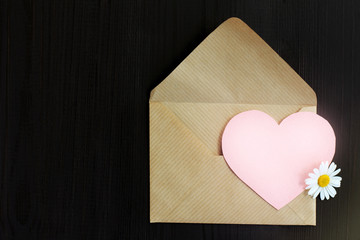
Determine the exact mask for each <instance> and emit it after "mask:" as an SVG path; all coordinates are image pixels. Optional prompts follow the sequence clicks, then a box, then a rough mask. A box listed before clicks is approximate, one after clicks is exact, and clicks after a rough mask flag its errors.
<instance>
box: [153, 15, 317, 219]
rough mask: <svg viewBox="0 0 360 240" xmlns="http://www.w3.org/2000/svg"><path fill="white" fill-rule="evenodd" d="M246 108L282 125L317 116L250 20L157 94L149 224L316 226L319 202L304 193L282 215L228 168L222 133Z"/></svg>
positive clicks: (190, 61) (212, 43)
mask: <svg viewBox="0 0 360 240" xmlns="http://www.w3.org/2000/svg"><path fill="white" fill-rule="evenodd" d="M247 110H260V111H263V112H265V113H267V114H269V115H270V116H272V117H273V118H274V119H275V120H277V121H278V122H280V121H281V120H282V119H284V118H285V117H287V116H288V115H290V114H292V113H294V112H298V111H312V112H315V111H316V95H315V93H314V91H313V90H312V89H311V88H310V87H309V86H308V85H307V84H306V83H305V82H304V81H303V80H302V79H301V77H299V76H298V75H297V74H296V72H295V71H294V70H292V69H291V67H290V66H289V65H288V64H287V63H286V62H285V61H284V60H283V59H281V58H280V57H279V56H278V55H277V54H276V52H275V51H273V50H272V49H271V48H270V47H269V46H268V45H267V44H266V43H265V42H264V41H263V40H262V39H261V38H260V37H259V36H258V35H257V34H256V33H255V32H254V31H252V30H251V29H250V28H249V27H248V26H247V25H246V24H245V23H244V22H242V21H241V20H240V19H237V18H230V19H228V20H227V21H225V22H224V23H223V24H221V25H220V26H219V27H218V28H217V29H216V30H215V31H214V32H213V33H211V34H210V35H209V36H208V37H207V38H206V39H205V40H204V41H203V42H202V43H201V44H200V45H199V46H198V47H197V48H196V49H195V50H194V51H193V52H192V53H191V54H190V55H189V56H188V57H187V58H186V59H185V60H184V61H183V62H182V63H181V64H180V65H179V66H178V67H177V68H176V69H175V70H174V71H173V72H172V73H171V74H170V75H169V76H168V77H167V78H166V79H165V80H164V81H163V82H161V83H160V84H159V85H158V86H157V87H156V88H155V89H154V90H153V91H152V92H151V97H150V221H151V222H182V223H234V224H273V225H279V224H282V225H315V222H316V210H315V209H316V205H315V204H316V202H315V200H314V199H312V198H311V197H309V196H307V194H306V192H303V193H302V194H300V195H299V196H298V197H296V198H295V199H294V200H293V201H291V202H290V203H289V204H288V205H286V206H285V207H283V208H281V209H280V210H276V209H275V208H274V207H272V206H271V205H270V204H269V203H267V202H266V201H265V200H263V199H262V198H261V197H260V196H259V195H257V194H256V193H255V192H254V191H253V190H252V189H251V188H249V187H248V186H247V185H246V184H245V183H243V182H242V181H241V180H240V179H239V178H238V177H237V176H236V175H235V174H234V173H233V172H232V171H231V169H230V168H229V167H228V165H227V164H226V161H225V160H224V158H223V156H222V153H221V136H222V132H223V130H224V128H225V126H226V124H227V123H228V121H229V120H230V119H231V118H232V117H233V116H235V115H236V114H238V113H240V112H243V111H247ZM274 168H276V166H274ZM269 171H271V169H269ZM263 177H264V178H265V179H266V176H263Z"/></svg>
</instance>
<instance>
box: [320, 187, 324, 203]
mask: <svg viewBox="0 0 360 240" xmlns="http://www.w3.org/2000/svg"><path fill="white" fill-rule="evenodd" d="M320 199H321V200H324V199H325V193H324V189H323V188H321V191H320Z"/></svg>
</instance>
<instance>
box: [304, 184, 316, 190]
mask: <svg viewBox="0 0 360 240" xmlns="http://www.w3.org/2000/svg"><path fill="white" fill-rule="evenodd" d="M314 186H315V184H311V185H308V186H307V187H306V188H305V189H310V188H312V187H314Z"/></svg>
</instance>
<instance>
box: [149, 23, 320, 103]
mask: <svg viewBox="0 0 360 240" xmlns="http://www.w3.org/2000/svg"><path fill="white" fill-rule="evenodd" d="M150 101H161V102H193V103H196V102H201V103H204V102H206V103H246V104H280V105H281V104H285V105H288V104H296V105H299V104H300V105H316V95H315V93H314V91H313V90H312V89H311V87H309V86H308V85H307V84H306V82H304V80H302V78H301V77H300V76H299V75H298V74H297V73H296V72H295V71H294V70H293V69H292V68H291V67H290V66H289V65H288V64H287V63H286V62H285V61H284V60H283V59H282V58H281V57H280V56H279V55H278V54H277V53H276V52H275V51H274V50H272V49H271V47H269V46H268V45H267V44H266V43H265V42H264V41H263V40H262V39H261V38H260V37H259V36H258V35H257V34H256V33H255V32H254V31H253V30H251V29H250V28H249V27H248V26H247V25H246V24H245V23H244V22H242V21H241V20H240V19H238V18H230V19H228V20H227V21H225V22H224V23H223V24H221V25H220V26H219V27H218V28H217V29H216V30H215V31H214V32H212V33H211V34H210V35H209V36H208V37H207V38H206V39H205V40H204V41H203V42H202V43H201V44H200V45H199V46H198V47H197V48H196V49H195V50H194V51H193V52H192V53H191V54H190V55H189V56H188V57H187V58H186V59H185V60H184V61H183V62H182V63H181V64H180V65H179V66H178V67H177V68H176V69H175V70H174V71H173V72H172V73H171V74H170V75H169V76H168V77H167V78H166V79H165V80H164V81H163V82H162V83H160V84H159V85H158V86H157V87H156V88H155V89H154V90H153V91H152V93H151V97H150Z"/></svg>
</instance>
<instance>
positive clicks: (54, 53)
mask: <svg viewBox="0 0 360 240" xmlns="http://www.w3.org/2000/svg"><path fill="white" fill-rule="evenodd" d="M0 11H1V15H0V17H1V18H0V27H1V29H0V30H1V38H0V40H1V42H0V44H1V45H0V51H1V58H0V64H1V65H0V74H1V76H0V80H1V81H0V237H1V239H26V240H31V239H51V240H53V239H209V240H210V239H284V240H285V239H286V240H287V239H326V240H331V239H341V240H342V239H360V205H359V203H360V176H359V173H360V155H359V154H360V137H359V134H360V93H359V90H360V2H359V1H356V0H352V1H351V0H348V1H345V0H336V1H333V0H326V1H325V0H324V1H320V0H296V1H291V0H281V1H280V0H267V1H253V0H246V1H245V0H206V1H205V0H202V1H196V0H179V1H174V0H160V1H148V0H128V1H114V0H112V1H110V0H101V1H93V0H87V1H55V0H52V1H50V0H46V1H45V0H44V1H36V0H33V1H30V0H29V1H26V0H23V1H18V0H8V1H4V0H1V2H0ZM232 16H236V17H239V18H241V19H242V20H244V21H245V22H246V23H247V24H248V25H249V26H250V27H251V28H253V29H254V30H255V31H256V32H257V33H258V34H259V35H260V36H261V37H262V38H263V39H264V40H265V41H266V42H267V43H268V44H269V45H270V46H271V47H272V48H273V49H274V50H275V51H276V52H278V53H279V54H280V56H281V57H283V58H284V59H285V60H286V61H287V62H288V63H289V64H290V65H291V66H292V67H293V68H294V69H295V71H296V72H298V73H299V74H300V75H301V76H302V77H303V78H304V79H305V80H306V82H307V83H308V84H309V85H310V86H311V87H312V88H313V89H314V90H315V92H316V93H317V97H318V111H319V114H320V115H322V116H324V117H325V118H327V119H328V120H329V121H330V123H331V124H332V125H333V127H334V129H335V132H336V135H337V149H336V150H337V152H336V156H335V159H334V160H335V161H336V162H337V163H338V165H339V167H341V168H342V172H341V176H342V177H343V184H342V187H341V189H339V191H338V192H339V193H338V195H337V196H336V198H335V199H332V200H330V201H324V202H320V201H319V200H318V208H317V227H306V226H302V227H296V226H246V225H211V224H207V225H205V224H150V223H149V180H148V179H149V173H148V172H149V164H148V162H149V159H148V144H149V143H148V137H149V136H148V98H149V93H150V90H151V89H152V88H154V87H155V86H156V85H157V84H158V83H160V82H161V81H162V80H163V79H164V78H165V77H166V76H167V75H168V74H169V73H170V72H171V71H172V70H173V69H174V68H175V67H176V66H177V65H178V64H179V63H180V62H181V61H182V60H183V59H184V58H185V57H186V56H187V55H188V54H189V53H190V52H191V51H192V50H193V49H194V48H195V47H196V46H197V45H198V44H199V43H200V42H201V41H202V40H203V39H204V38H205V37H206V36H207V35H208V34H209V33H210V32H211V31H213V30H214V29H215V28H216V27H217V26H218V25H219V24H220V23H222V22H223V21H224V20H226V19H227V18H229V17H232Z"/></svg>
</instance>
